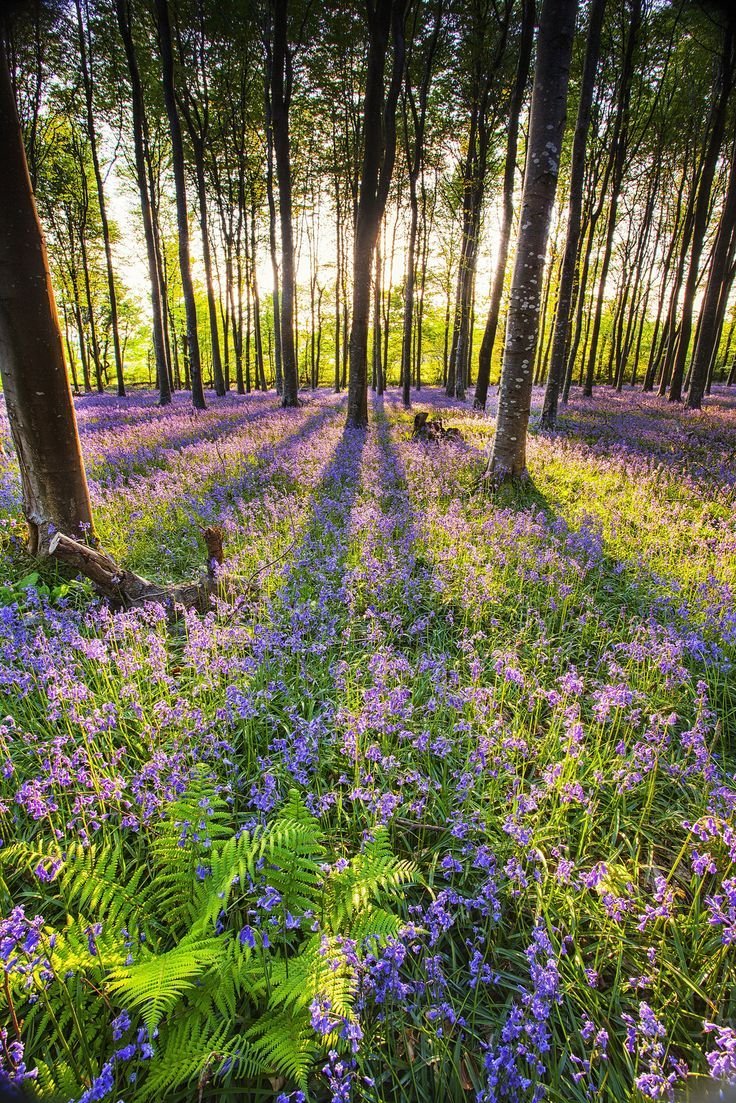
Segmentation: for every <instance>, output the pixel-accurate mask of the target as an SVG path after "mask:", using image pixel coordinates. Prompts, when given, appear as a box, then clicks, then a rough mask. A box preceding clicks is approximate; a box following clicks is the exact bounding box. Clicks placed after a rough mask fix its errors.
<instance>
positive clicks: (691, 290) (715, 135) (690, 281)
mask: <svg viewBox="0 0 736 1103" xmlns="http://www.w3.org/2000/svg"><path fill="white" fill-rule="evenodd" d="M733 53H734V32H733V28H732V27H727V28H726V30H725V31H724V37H723V54H722V57H721V69H720V87H719V90H718V93H717V96H716V99H715V101H714V105H713V121H712V123H711V128H710V137H709V139H708V145H707V148H706V153H705V158H704V161H703V169H702V172H701V174H700V180H699V182H698V194H697V199H696V200H695V213H694V218H693V238H692V249H691V252H690V264H689V266H688V272H687V278H686V280H685V289H684V291H683V295H682V304H681V307H680V336H679V339H678V342H677V346H676V351H675V357H674V362H673V365H672V379H671V382H670V389H669V393H668V395H667V397H668V398H669V400H670V402H680V401H681V400H682V380H683V376H684V373H685V362H686V360H687V354H688V351H689V348H690V337H691V334H692V322H693V308H694V305H695V294H696V291H697V284H698V269H699V266H700V257H701V255H702V251H703V246H704V244H705V231H706V228H707V225H708V215H709V213H710V198H711V191H712V188H713V177H714V176H715V171H716V166H717V164H718V156H719V153H720V149H721V143H722V141H723V135H724V133H725V129H726V115H727V111H728V101H729V97H730V95H731V89H732V88H733V80H734V56H733Z"/></svg>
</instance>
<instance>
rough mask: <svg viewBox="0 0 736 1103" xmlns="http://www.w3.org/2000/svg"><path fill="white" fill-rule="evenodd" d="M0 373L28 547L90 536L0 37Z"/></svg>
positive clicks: (36, 551) (44, 549)
mask: <svg viewBox="0 0 736 1103" xmlns="http://www.w3.org/2000/svg"><path fill="white" fill-rule="evenodd" d="M0 164H2V166H3V168H2V173H1V174H0V375H1V377H2V385H3V391H4V393H5V402H6V407H7V412H8V420H9V422H10V431H11V434H12V437H13V444H14V446H15V450H16V453H17V455H18V464H19V467H20V477H21V486H22V490H23V512H24V514H25V518H26V521H27V523H28V533H29V550H30V552H31V554H32V555H41V556H44V555H48V553H49V542H50V540H51V537H52V536H53V534H54V532H55V531H58V530H63V531H65V532H73V533H74V534H75V535H76V536H79V537H80V538H81V539H88V540H93V539H94V530H93V526H92V509H91V506H90V500H89V491H88V488H87V479H86V476H85V473H84V464H83V463H82V453H81V449H80V445H79V434H78V432H77V423H76V418H75V416H74V404H73V400H72V393H71V388H70V386H69V378H68V376H67V372H66V366H65V364H64V351H63V345H62V336H61V330H60V327H59V319H58V315H57V313H56V304H55V302H54V292H53V288H52V286H51V274H50V271H49V263H48V256H47V254H46V247H45V245H44V240H43V234H42V231H41V224H40V222H39V221H38V214H37V213H36V206H35V203H34V200H33V192H32V190H31V179H30V176H29V174H28V165H27V162H26V156H25V150H24V148H23V138H22V135H21V130H20V123H19V121H18V116H17V112H16V107H15V99H14V97H13V89H12V86H11V83H10V72H9V69H8V64H7V58H6V56H5V50H4V48H3V46H2V44H1V42H0Z"/></svg>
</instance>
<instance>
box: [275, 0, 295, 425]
mask: <svg viewBox="0 0 736 1103" xmlns="http://www.w3.org/2000/svg"><path fill="white" fill-rule="evenodd" d="M271 6H272V13H273V44H272V56H271V65H270V76H271V126H272V130H273V149H274V154H275V158H276V180H277V184H278V189H279V224H280V227H281V326H280V333H281V369H282V372H283V385H284V391H283V401H282V405H283V406H298V405H299V379H298V373H297V364H296V349H295V343H294V279H295V263H294V230H293V224H292V210H291V208H292V203H291V151H290V141H289V106H290V103H291V90H292V83H293V76H292V64H291V55H290V53H289V47H288V43H287V8H288V0H272V3H271Z"/></svg>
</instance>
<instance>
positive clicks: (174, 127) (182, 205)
mask: <svg viewBox="0 0 736 1103" xmlns="http://www.w3.org/2000/svg"><path fill="white" fill-rule="evenodd" d="M156 21H157V27H158V44H159V52H160V55H161V73H162V77H163V81H162V84H163V93H164V103H165V105H166V115H167V117H168V120H169V132H170V135H171V161H172V168H173V171H174V191H175V193H176V225H177V230H178V237H179V268H180V270H181V285H182V295H183V297H184V312H185V314H186V319H187V344H188V347H189V374H190V378H191V383H192V403H193V404H194V408H195V409H196V410H204V408H205V406H206V403H205V400H204V391H203V389H202V366H201V362H200V355H199V334H198V331H197V307H196V304H195V301H194V284H193V283H192V265H191V259H190V250H189V217H188V213H187V191H186V179H185V176H184V144H183V142H182V135H181V122H180V121H179V111H178V109H177V106H176V92H175V89H174V55H173V50H172V46H171V23H170V20H169V3H168V0H156Z"/></svg>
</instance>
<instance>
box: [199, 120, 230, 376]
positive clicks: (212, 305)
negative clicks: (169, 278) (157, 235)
mask: <svg viewBox="0 0 736 1103" xmlns="http://www.w3.org/2000/svg"><path fill="white" fill-rule="evenodd" d="M192 147H193V149H194V166H195V172H196V176H197V198H198V200H199V226H200V230H201V233H202V260H203V261H204V275H205V282H206V284H207V311H208V314H209V323H210V341H211V342H212V376H213V379H214V384H215V394H216V395H217V396H218V397H219V398H222V397H223V395H225V394H226V393H227V387H226V386H225V375H224V372H223V369H222V356H221V353H220V333H219V329H218V326H217V304H216V301H215V282H214V279H213V278H212V253H211V250H210V229H209V218H208V213H207V185H206V183H205V173H204V146H203V145H200V144H199V141H198V139H196V138H195V136H194V135H192Z"/></svg>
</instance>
